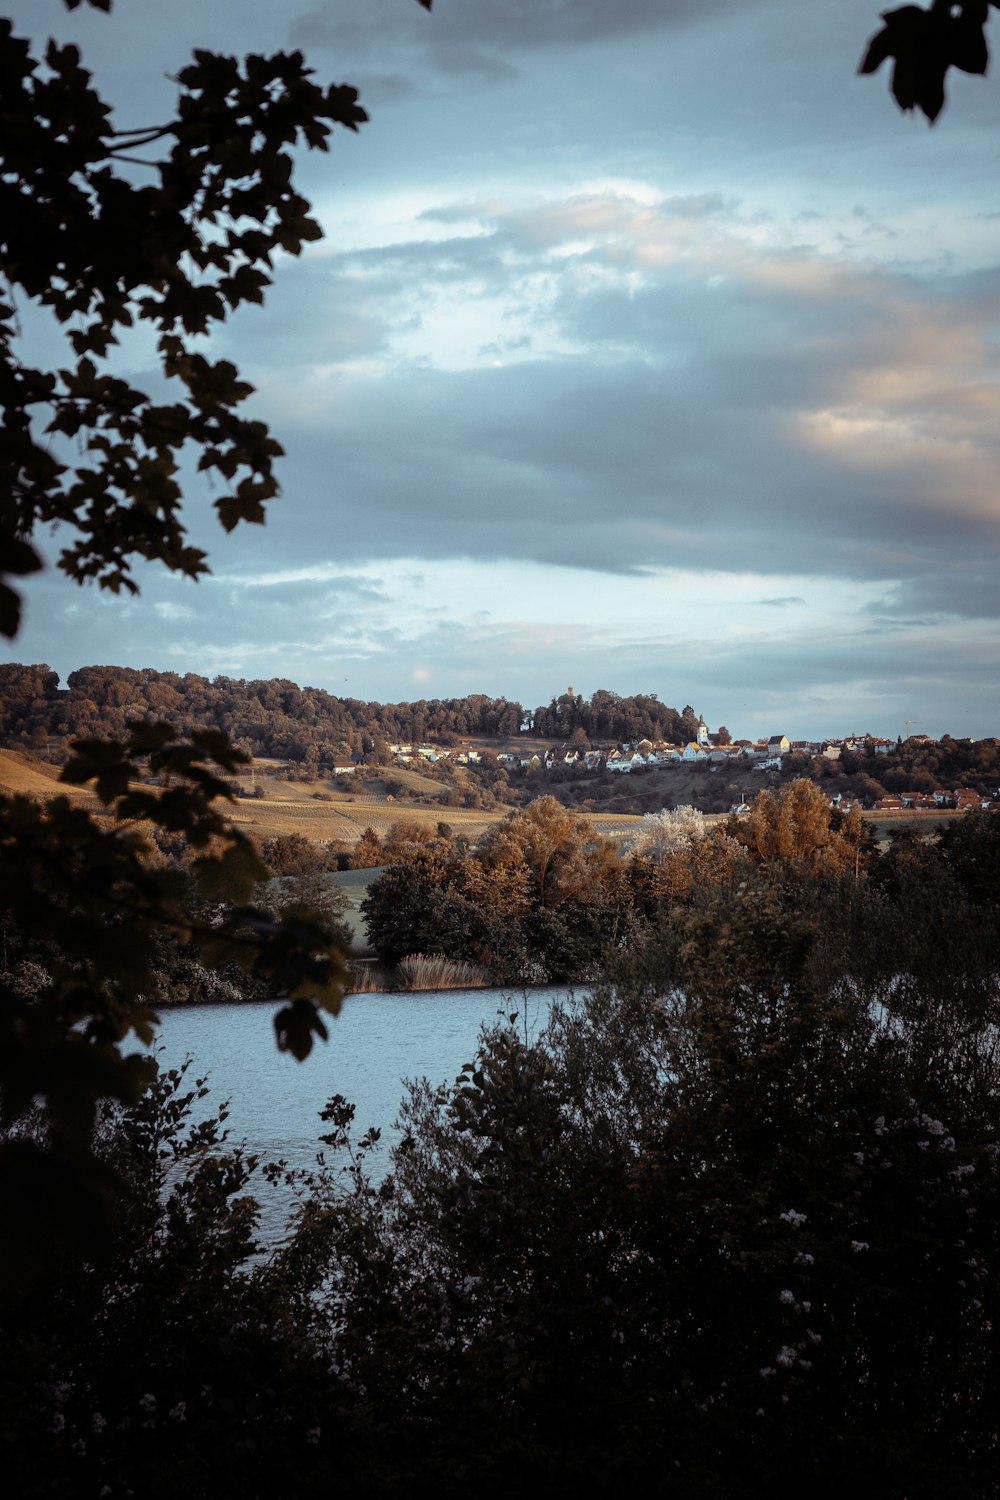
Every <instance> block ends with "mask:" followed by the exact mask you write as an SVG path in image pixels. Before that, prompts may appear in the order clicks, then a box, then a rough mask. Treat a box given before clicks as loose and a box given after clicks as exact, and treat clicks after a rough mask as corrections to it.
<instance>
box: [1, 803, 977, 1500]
mask: <svg viewBox="0 0 1000 1500" xmlns="http://www.w3.org/2000/svg"><path fill="white" fill-rule="evenodd" d="M821 800H822V799H820V798H819V797H818V794H817V793H816V790H815V788H813V787H812V786H810V785H809V784H808V783H798V784H796V785H795V786H793V787H791V788H786V789H783V790H781V791H780V792H777V793H770V792H768V793H765V794H764V795H763V796H762V797H761V799H759V804H758V808H757V810H756V813H755V816H754V817H753V818H751V819H748V820H745V821H744V822H743V823H742V824H741V825H740V826H741V828H742V830H743V831H742V835H741V837H739V838H737V837H736V834H735V832H733V831H727V832H725V833H709V834H704V835H703V836H700V834H701V830H699V828H698V826H697V820H696V819H695V820H692V819H691V817H690V816H688V817H687V818H686V820H683V821H678V822H675V824H673V825H670V826H668V825H666V824H664V825H663V826H662V827H661V828H660V829H659V830H655V829H653V828H652V826H651V825H648V826H647V832H648V833H649V834H650V838H649V839H648V840H647V842H646V845H645V847H644V849H643V850H642V851H641V853H642V859H643V861H644V863H645V865H646V867H647V879H648V880H649V881H650V882H651V883H652V885H653V891H652V892H651V903H652V904H651V905H650V908H649V912H650V915H649V917H648V920H647V921H646V923H645V925H644V926H643V928H642V931H641V932H637V933H636V934H635V936H634V939H633V941H632V943H631V944H630V946H629V948H628V950H627V951H623V950H621V949H620V948H616V947H615V946H614V944H613V943H612V945H611V947H610V950H609V952H608V954H607V958H608V969H607V970H606V972H605V976H604V979H603V982H602V983H600V984H599V985H598V987H597V988H596V989H595V991H594V993H593V994H592V995H590V996H588V997H587V998H584V999H581V1000H579V1001H577V1002H576V1003H565V1004H563V1005H560V1006H557V1007H556V1008H555V1010H554V1011H553V1013H552V1015H551V1017H550V1018H549V1021H548V1023H547V1024H546V1025H545V1027H544V1029H543V1030H541V1032H539V1033H536V1034H531V1033H530V1032H529V1031H528V1029H527V1028H524V1027H522V1026H520V1025H519V1024H518V1023H517V1022H516V1021H515V1024H514V1025H512V1026H508V1025H498V1026H496V1027H494V1028H493V1029H491V1030H490V1031H489V1032H487V1033H486V1034H485V1035H484V1036H483V1038H482V1040H481V1044H480V1047H479V1049H478V1052H477V1055H476V1056H475V1058H473V1059H471V1060H470V1064H469V1066H468V1067H467V1068H465V1069H464V1070H463V1071H462V1073H461V1075H460V1076H459V1077H458V1078H457V1079H456V1080H455V1081H454V1083H452V1084H450V1085H448V1084H443V1085H441V1086H440V1087H433V1086H432V1085H431V1084H430V1083H427V1082H426V1081H425V1082H424V1083H421V1084H415V1085H413V1086H412V1087H411V1089H410V1091H409V1094H408V1096H407V1098H406V1099H405V1100H404V1103H403V1106H402V1110H401V1124H402V1126H403V1135H402V1139H401V1141H400V1144H399V1145H398V1147H396V1148H395V1150H394V1151H393V1153H392V1158H391V1170H390V1171H389V1173H388V1175H387V1176H386V1177H384V1178H383V1179H376V1178H374V1177H373V1176H370V1175H369V1171H368V1165H367V1164H368V1160H369V1155H368V1153H369V1150H370V1148H371V1147H372V1145H373V1144H374V1143H373V1140H372V1139H371V1137H368V1138H364V1137H363V1138H362V1139H361V1140H360V1141H358V1140H357V1139H354V1140H352V1139H351V1116H352V1113H353V1111H352V1109H351V1107H350V1106H349V1105H348V1104H347V1103H346V1102H345V1101H344V1100H343V1099H340V1098H339V1097H338V1098H334V1099H332V1100H331V1101H330V1102H329V1104H328V1105H327V1107H326V1109H325V1110H324V1111H323V1112H322V1116H321V1121H322V1123H320V1122H317V1130H318V1132H319V1131H322V1132H323V1133H322V1135H321V1140H322V1142H323V1143H324V1146H325V1147H326V1151H325V1156H324V1157H321V1158H319V1161H320V1163H321V1165H320V1167H319V1169H318V1170H317V1172H316V1173H314V1174H311V1175H306V1176H300V1177H299V1180H298V1188H299V1193H300V1198H299V1204H300V1206H299V1209H298V1211H297V1213H296V1215H295V1217H294V1220H293V1222H292V1224H291V1225H290V1226H289V1232H288V1235H287V1236H286V1238H285V1239H284V1240H283V1241H282V1243H281V1244H280V1246H278V1247H274V1246H272V1247H270V1249H269V1250H268V1252H267V1253H266V1254H261V1253H259V1251H260V1248H261V1247H260V1245H259V1241H258V1237H257V1226H258V1212H257V1206H256V1203H255V1201H254V1198H253V1197H251V1196H250V1192H251V1191H252V1192H254V1193H257V1194H263V1193H265V1192H266V1191H267V1184H266V1181H265V1182H263V1183H261V1184H260V1185H259V1186H258V1185H257V1179H255V1178H254V1176H253V1165H254V1164H253V1162H252V1161H251V1160H250V1159H249V1158H248V1157H247V1155H246V1153H245V1152H241V1151H240V1150H239V1149H238V1148H237V1149H232V1148H230V1147H227V1146H226V1145H225V1144H224V1141H223V1139H222V1136H221V1127H220V1128H218V1129H216V1128H214V1127H213V1126H212V1125H211V1123H209V1124H207V1125H206V1124H203V1125H200V1126H198V1127H196V1128H194V1129H190V1128H188V1129H186V1128H185V1125H186V1120H187V1111H188V1110H189V1109H190V1106H191V1103H192V1100H193V1096H194V1095H195V1093H196V1092H197V1090H196V1088H195V1087H194V1086H193V1085H192V1084H191V1083H190V1080H189V1078H184V1077H183V1076H177V1075H169V1074H168V1075H166V1076H165V1077H161V1078H160V1079H159V1080H158V1081H157V1082H156V1084H155V1085H154V1086H153V1087H152V1088H151V1089H150V1090H149V1091H148V1092H147V1094H146V1095H145V1096H144V1097H143V1099H142V1100H141V1101H140V1102H139V1104H138V1105H137V1106H135V1107H134V1108H132V1109H130V1110H128V1111H127V1112H126V1113H125V1114H124V1115H121V1116H116V1117H114V1118H113V1119H112V1120H110V1121H108V1123H107V1125H106V1130H105V1135H104V1145H103V1151H104V1159H105V1160H106V1161H107V1163H108V1164H109V1166H110V1165H112V1164H113V1165H114V1167H116V1168H117V1170H118V1171H119V1173H120V1174H121V1175H122V1176H123V1177H124V1178H125V1180H126V1181H127V1182H128V1183H129V1186H130V1195H129V1198H128V1200H127V1204H126V1207H125V1209H124V1211H123V1212H122V1213H121V1214H120V1216H119V1218H118V1220H117V1222H116V1224H115V1226H114V1230H113V1233H112V1235H111V1237H110V1239H109V1240H108V1241H107V1242H105V1243H104V1245H103V1246H102V1252H101V1253H100V1254H99V1255H98V1254H95V1253H93V1251H92V1250H91V1249H90V1248H89V1247H87V1248H86V1249H84V1248H83V1247H78V1246H75V1245H74V1244H72V1243H69V1244H67V1245H65V1246H64V1247H63V1248H62V1261H61V1263H60V1268H59V1275H58V1277H57V1278H52V1279H50V1280H49V1281H47V1282H45V1283H44V1284H42V1285H39V1286H38V1287H37V1290H36V1294H35V1295H34V1297H33V1298H32V1299H31V1301H30V1302H28V1303H27V1304H24V1303H22V1304H21V1305H19V1306H16V1307H14V1308H11V1306H10V1305H7V1306H4V1304H3V1302H2V1300H0V1335H2V1336H3V1339H4V1349H5V1353H6V1356H7V1357H6V1360H5V1363H4V1374H3V1375H2V1376H0V1413H2V1414H3V1417H4V1421H5V1426H4V1437H5V1465H6V1467H5V1472H6V1473H7V1474H8V1478H9V1482H10V1484H11V1485H12V1486H13V1489H14V1492H16V1493H17V1494H18V1495H25V1496H38V1497H42V1496H50V1495H70V1494H95V1495H96V1494H101V1493H111V1494H124V1493H128V1491H130V1490H132V1491H134V1492H135V1493H137V1494H138V1493H141V1494H144V1495H149V1496H151V1497H154V1500H156V1497H160V1496H163V1497H166V1496H170V1495H174V1494H176V1493H177V1490H178V1488H181V1489H183V1490H186V1491H187V1492H188V1493H190V1494H191V1495H198V1496H201V1495H205V1496H208V1495H215V1496H230V1495H244V1494H267V1495H270V1496H274V1497H283V1496H292V1495H295V1496H297V1497H307V1500H312V1497H317V1500H318V1497H320V1496H327V1495H329V1494H330V1493H332V1492H333V1490H334V1489H341V1490H345V1491H347V1492H349V1493H350V1494H352V1495H357V1496H360V1497H368V1500H393V1497H400V1500H402V1497H404V1496H412V1495H414V1494H425V1493H434V1494H435V1495H440V1496H442V1497H456V1500H457V1497H460V1496H461V1497H465V1496H467V1495H469V1494H470V1493H474V1494H476V1495H477V1496H482V1497H484V1500H500V1497H506V1496H508V1495H509V1494H510V1493H511V1489H512V1487H514V1486H518V1485H520V1486H523V1485H524V1483H525V1482H526V1481H527V1480H528V1479H529V1478H530V1480H531V1481H532V1483H533V1485H534V1486H535V1487H536V1488H540V1489H541V1490H542V1492H544V1493H545V1494H548V1495H559V1496H562V1495H618V1494H621V1493H623V1492H624V1491H626V1490H627V1491H629V1492H631V1491H633V1490H635V1491H638V1492H643V1493H648V1494H650V1495H654V1496H662V1497H665V1500H720V1497H725V1496H731V1495H734V1494H739V1495H740V1496H745V1497H747V1500H765V1497H770V1496H772V1495H774V1494H775V1493H779V1494H782V1493H793V1492H795V1493H798V1492H802V1493H807V1494H809V1495H811V1496H815V1497H816V1500H840V1497H842V1496H843V1495H845V1494H849V1493H851V1492H852V1491H856V1492H857V1493H860V1494H864V1495H865V1496H867V1497H871V1500H899V1497H900V1496H904V1495H905V1496H907V1497H912V1500H936V1497H937V1496H940V1495H942V1494H948V1495H961V1496H968V1497H970V1500H971V1497H976V1500H980V1497H985V1496H989V1495H996V1493H997V1473H998V1459H1000V1439H998V1436H997V1423H996V1391H997V1388H998V1385H1000V1338H998V1333H997V1330H998V1328H1000V1290H998V1282H997V1269H998V1265H1000V1144H998V1143H1000V1057H998V1049H997V1028H998V1022H1000V998H998V978H997V976H998V967H1000V819H998V818H996V817H993V816H992V815H987V814H970V815H967V816H965V817H963V818H961V819H957V820H956V821H955V822H954V823H953V824H952V825H951V826H950V827H949V828H948V829H947V830H946V831H945V834H944V835H943V837H942V839H941V840H940V842H939V843H938V844H936V845H929V844H924V843H921V842H915V841H912V840H908V839H901V840H897V842H896V843H895V844H894V845H893V846H892V847H891V848H890V849H888V850H887V851H885V852H883V853H881V854H877V853H876V852H874V851H872V850H871V849H869V848H867V847H866V846H865V845H864V843H863V842H859V841H858V839H857V837H856V828H855V827H854V826H853V825H850V824H847V825H845V824H842V823H838V822H837V820H836V819H835V818H833V817H831V815H830V812H829V809H828V808H826V807H825V806H821ZM545 812H546V817H548V815H549V813H550V812H551V810H545ZM552 816H555V814H552ZM685 823H686V826H685ZM511 825H512V826H511V827H510V828H508V830H507V834H506V842H505V844H502V845H498V846H497V848H496V849H495V850H494V851H493V853H492V854H491V856H490V858H489V859H488V860H484V861H483V877H482V878H491V879H493V878H495V879H496V880H497V881H498V882H499V884H500V885H501V886H502V887H503V888H505V889H507V890H508V891H509V890H511V889H514V888H516V887H517V886H518V884H519V882H521V881H523V879H524V878H525V877H524V876H523V875H518V871H519V870H521V869H522V867H525V868H527V866H528V865H529V863H530V864H531V865H532V869H533V875H532V877H531V878H532V879H533V880H534V882H535V884H534V886H533V887H532V889H531V893H530V894H531V899H532V900H533V901H536V902H537V903H538V905H539V906H540V907H545V909H547V910H550V911H551V910H556V911H558V910H559V909H560V908H561V907H564V906H565V904H566V901H567V900H568V899H570V897H569V894H568V892H569V891H570V890H571V889H572V888H573V887H574V886H575V885H576V884H577V881H578V879H581V880H585V879H586V878H587V877H586V875H585V873H584V872H582V871H581V870H580V868H579V861H578V859H577V858H576V855H575V854H572V853H571V854H570V856H569V857H568V861H567V863H566V864H565V865H563V866H560V864H559V861H558V860H557V859H553V860H548V861H546V860H545V859H544V858H538V859H534V860H529V859H528V858H527V851H528V848H529V843H530V840H529V838H528V833H529V831H530V830H528V829H526V828H525V827H524V826H523V825H518V826H517V828H515V827H514V826H513V825H514V820H513V819H512V820H511ZM653 835H655V836H653ZM441 837H442V838H444V835H441ZM725 839H728V840H729V843H725V842H724V840H725ZM515 844H516V845H517V848H518V849H520V850H522V851H523V852H524V857H523V858H522V857H520V856H518V857H517V858H515V857H514V854H513V852H512V850H513V846H514V845H515ZM439 852H440V851H435V850H430V851H429V852H428V856H427V857H428V858H436V857H437V856H438V853H439ZM535 853H536V855H542V854H543V853H544V845H543V843H542V841H541V840H540V839H538V838H536V848H535ZM585 854H586V851H584V855H583V856H581V857H585ZM600 867H601V869H602V870H604V869H605V863H604V861H603V860H602V861H600ZM504 871H506V873H504ZM601 885H602V878H599V879H597V881H596V883H595V889H596V888H597V887H599V886H601ZM550 896H551V897H552V901H551V903H550V904H548V905H547V904H546V903H549V897H550ZM654 898H655V899H654ZM413 1003H414V1004H415V1005H419V1004H420V1001H419V1000H418V999H415V1000H414V1002H413ZM513 1006H514V1009H515V1010H516V1008H517V1004H516V1001H515V1002H513ZM332 1032H333V1035H332V1038H331V1045H334V1046H335V1045H336V1022H334V1023H333V1026H332ZM234 1045H236V1039H235V1037H234ZM43 1123H44V1122H43ZM284 1175H285V1169H284V1167H283V1166H277V1167H275V1168H274V1169H273V1172H272V1174H271V1176H272V1178H273V1179H275V1180H277V1179H281V1178H282V1177H283V1176H284ZM255 1251H257V1252H258V1253H257V1254H256V1257H255V1258H253V1257H254V1252H255ZM248 1257H250V1258H248ZM151 1350H154V1351H155V1358H151V1357H150V1351H151ZM137 1371H141V1372H142V1373H141V1378H137V1375H136V1372H137Z"/></svg>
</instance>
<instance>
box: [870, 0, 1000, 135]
mask: <svg viewBox="0 0 1000 1500" xmlns="http://www.w3.org/2000/svg"><path fill="white" fill-rule="evenodd" d="M991 5H992V6H996V7H997V8H998V9H1000V0H960V3H958V4H955V3H953V0H932V4H931V5H930V8H929V9H927V10H921V8H920V6H918V5H903V6H900V8H899V9H898V10H890V11H884V12H883V15H882V19H883V21H884V22H885V25H884V26H883V28H882V30H881V31H879V32H877V33H876V34H875V36H873V37H872V38H871V40H870V42H869V43H868V47H867V50H866V51H865V55H864V57H863V58H862V59H861V63H860V66H859V68H858V71H859V73H875V72H877V71H878V69H879V68H880V67H881V66H882V64H883V63H884V62H886V61H887V60H888V59H889V58H892V59H893V66H892V75H891V78H890V83H889V87H890V89H891V90H892V95H893V98H894V99H895V100H896V103H897V104H898V105H899V107H900V109H902V110H911V109H919V110H921V111H922V113H923V114H924V115H926V117H927V119H928V120H929V121H930V123H931V124H932V125H933V123H934V121H935V120H936V119H937V117H938V115H939V114H940V113H941V110H942V109H943V108H944V100H945V80H946V79H947V76H948V69H949V68H952V67H954V68H958V69H959V70H960V71H961V72H963V73H978V74H980V75H982V74H984V73H985V72H986V69H987V66H988V64H989V48H988V47H987V44H986V21H987V17H988V16H989V12H990V6H991Z"/></svg>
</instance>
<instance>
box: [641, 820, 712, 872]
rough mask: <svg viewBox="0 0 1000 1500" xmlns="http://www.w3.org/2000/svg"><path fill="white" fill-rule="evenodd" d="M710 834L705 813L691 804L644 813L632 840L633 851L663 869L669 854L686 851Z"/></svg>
mask: <svg viewBox="0 0 1000 1500" xmlns="http://www.w3.org/2000/svg"><path fill="white" fill-rule="evenodd" d="M707 832H708V824H707V822H706V821H705V814H704V813H701V812H699V811H698V809H697V808H695V807H691V806H690V805H685V806H682V807H675V808H672V809H671V808H664V809H663V811H662V812H658V813H644V814H643V817H642V821H641V822H640V824H639V828H638V831H637V833H636V835H635V837H634V839H633V840H632V852H633V854H640V855H642V856H643V857H644V858H645V859H648V860H649V861H650V862H651V863H652V864H654V865H657V866H662V865H663V864H664V863H665V862H666V859H667V857H668V856H669V855H671V854H674V853H675V852H676V851H677V850H678V849H683V848H686V847H687V846H688V845H689V844H692V843H693V842H694V840H695V839H700V838H704V836H705V834H706V833H707Z"/></svg>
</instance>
